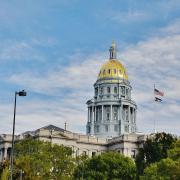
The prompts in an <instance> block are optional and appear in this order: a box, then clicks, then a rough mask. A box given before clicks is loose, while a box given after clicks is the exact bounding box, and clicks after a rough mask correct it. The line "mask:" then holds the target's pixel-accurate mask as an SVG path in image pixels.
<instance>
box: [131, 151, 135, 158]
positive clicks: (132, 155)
mask: <svg viewBox="0 0 180 180" xmlns="http://www.w3.org/2000/svg"><path fill="white" fill-rule="evenodd" d="M131 158H133V159H135V158H136V150H134V149H133V150H131Z"/></svg>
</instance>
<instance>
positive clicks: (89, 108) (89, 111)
mask: <svg viewBox="0 0 180 180" xmlns="http://www.w3.org/2000/svg"><path fill="white" fill-rule="evenodd" d="M89 114H90V108H89V107H88V122H90V115H89Z"/></svg>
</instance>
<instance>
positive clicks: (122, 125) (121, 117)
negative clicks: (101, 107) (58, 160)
mask: <svg viewBox="0 0 180 180" xmlns="http://www.w3.org/2000/svg"><path fill="white" fill-rule="evenodd" d="M119 109H120V121H121V134H123V133H124V119H123V104H121V106H120V108H119Z"/></svg>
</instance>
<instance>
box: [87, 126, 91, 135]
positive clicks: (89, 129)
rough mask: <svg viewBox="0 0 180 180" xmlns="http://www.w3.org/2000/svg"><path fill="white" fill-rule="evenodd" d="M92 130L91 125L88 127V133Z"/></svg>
mask: <svg viewBox="0 0 180 180" xmlns="http://www.w3.org/2000/svg"><path fill="white" fill-rule="evenodd" d="M90 132H91V127H89V126H88V127H87V133H88V134H89V133H90Z"/></svg>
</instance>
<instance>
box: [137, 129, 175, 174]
mask: <svg viewBox="0 0 180 180" xmlns="http://www.w3.org/2000/svg"><path fill="white" fill-rule="evenodd" d="M175 140H176V138H175V137H173V136H172V135H171V134H166V133H164V132H163V133H157V134H155V136H154V137H151V138H148V139H147V140H146V141H145V143H144V145H143V148H140V149H139V152H138V155H137V156H136V166H137V174H138V175H142V174H143V171H144V169H145V168H146V167H147V166H149V165H150V164H151V163H154V162H158V161H160V160H161V159H163V158H167V150H168V149H170V147H171V145H172V144H173V142H175Z"/></svg>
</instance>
